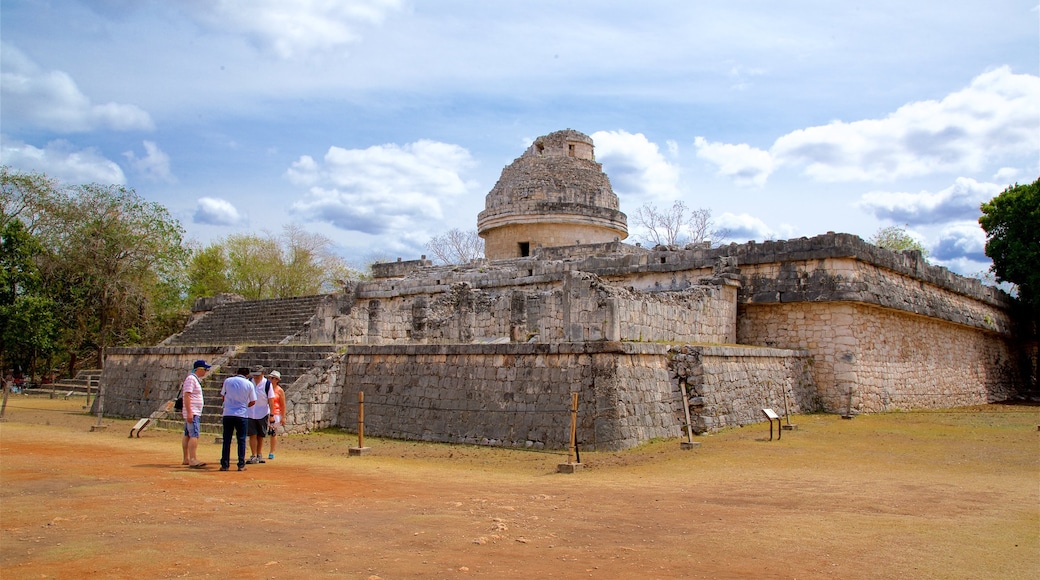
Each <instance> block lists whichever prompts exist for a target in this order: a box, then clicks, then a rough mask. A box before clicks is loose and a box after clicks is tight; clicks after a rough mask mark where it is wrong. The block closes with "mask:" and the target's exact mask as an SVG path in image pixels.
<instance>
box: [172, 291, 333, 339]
mask: <svg viewBox="0 0 1040 580" xmlns="http://www.w3.org/2000/svg"><path fill="white" fill-rule="evenodd" d="M324 298H325V295H318V296H299V297H294V298H274V299H270V300H251V301H246V302H229V303H225V304H220V305H218V306H215V307H214V308H213V310H211V311H210V312H209V313H207V314H206V315H205V316H203V317H202V318H200V319H199V320H198V321H197V322H195V323H194V324H192V325H190V326H188V327H187V328H185V329H184V331H183V332H181V333H180V334H179V335H177V336H175V337H173V338H172V339H170V340H169V341H168V343H167V344H169V345H206V344H278V343H280V342H282V341H283V340H285V339H286V338H288V337H290V336H293V335H295V334H297V333H299V332H300V331H301V330H303V329H304V327H305V325H306V324H307V322H308V321H310V319H311V318H312V317H313V316H314V315H315V313H316V312H317V309H318V305H319V304H320V303H321V301H322V300H323V299H324Z"/></svg>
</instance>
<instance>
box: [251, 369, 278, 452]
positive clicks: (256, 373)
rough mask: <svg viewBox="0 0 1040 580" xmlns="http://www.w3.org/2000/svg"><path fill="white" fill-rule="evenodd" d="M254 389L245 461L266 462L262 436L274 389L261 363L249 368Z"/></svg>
mask: <svg viewBox="0 0 1040 580" xmlns="http://www.w3.org/2000/svg"><path fill="white" fill-rule="evenodd" d="M249 374H250V375H251V376H252V378H253V386H254V388H255V389H256V404H255V405H253V406H252V407H251V408H250V409H249V417H250V419H249V451H250V453H251V455H250V456H249V461H246V463H267V462H266V461H264V458H263V456H262V455H261V454H262V453H263V452H264V437H267V429H268V423H269V421H270V420H271V418H270V415H271V400H272V398H273V397H274V391H273V390H272V389H271V381H269V380H267V379H265V378H264V367H263V365H256V366H254V367H253V368H252V369H250V370H249Z"/></svg>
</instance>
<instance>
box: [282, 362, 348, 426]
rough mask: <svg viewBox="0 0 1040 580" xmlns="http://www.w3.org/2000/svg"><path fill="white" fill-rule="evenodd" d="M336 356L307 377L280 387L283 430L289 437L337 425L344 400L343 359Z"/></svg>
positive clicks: (305, 375) (303, 376)
mask: <svg viewBox="0 0 1040 580" xmlns="http://www.w3.org/2000/svg"><path fill="white" fill-rule="evenodd" d="M344 356H345V355H343V354H339V355H336V356H333V357H330V358H327V359H324V360H322V361H321V363H320V364H318V365H316V366H315V367H314V368H312V369H311V370H310V371H308V372H307V373H305V374H303V375H302V376H300V377H299V378H298V379H296V380H295V381H293V383H292V384H291V385H287V386H286V385H283V390H284V391H285V406H286V416H285V428H286V431H287V432H289V433H306V432H308V431H311V430H313V429H327V428H329V427H333V426H335V425H337V417H338V414H339V410H340V409H339V405H340V401H341V400H342V399H343V384H344V381H343V373H342V371H343V358H344Z"/></svg>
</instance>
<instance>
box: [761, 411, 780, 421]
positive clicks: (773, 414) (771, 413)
mask: <svg viewBox="0 0 1040 580" xmlns="http://www.w3.org/2000/svg"><path fill="white" fill-rule="evenodd" d="M762 412H763V413H765V414H766V418H767V419H769V420H770V421H772V420H773V419H776V420H777V421H779V420H780V415H777V414H776V412H775V411H773V410H772V409H762Z"/></svg>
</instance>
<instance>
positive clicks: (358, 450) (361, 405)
mask: <svg viewBox="0 0 1040 580" xmlns="http://www.w3.org/2000/svg"><path fill="white" fill-rule="evenodd" d="M357 401H358V412H357V447H351V448H350V449H347V455H348V456H350V455H366V454H367V453H368V452H369V451H371V450H372V449H371V448H370V447H365V392H364V391H358V394H357Z"/></svg>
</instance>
